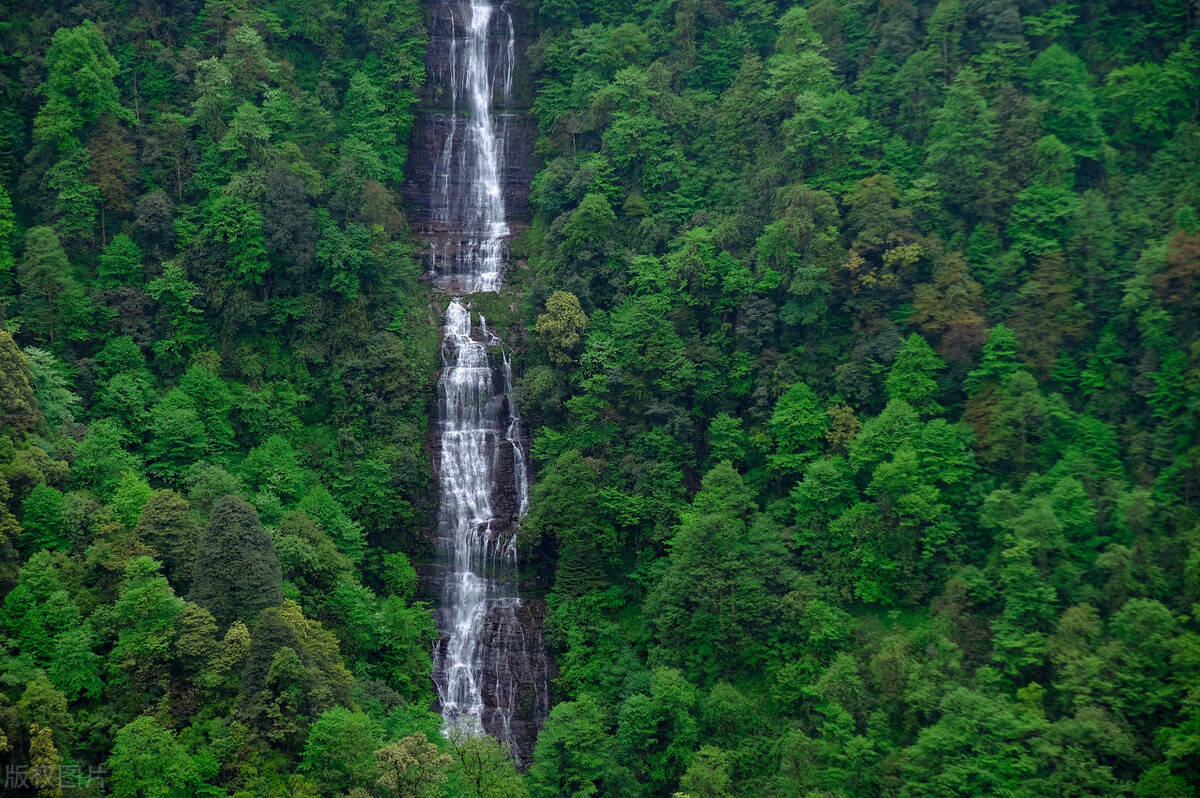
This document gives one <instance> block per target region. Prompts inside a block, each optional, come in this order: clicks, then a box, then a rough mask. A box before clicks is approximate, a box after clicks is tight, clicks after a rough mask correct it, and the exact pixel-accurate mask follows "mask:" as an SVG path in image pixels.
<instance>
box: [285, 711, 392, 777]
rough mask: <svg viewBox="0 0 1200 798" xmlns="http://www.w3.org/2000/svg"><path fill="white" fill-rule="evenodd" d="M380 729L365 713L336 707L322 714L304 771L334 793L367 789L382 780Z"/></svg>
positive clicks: (306, 749)
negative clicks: (378, 754) (378, 751)
mask: <svg viewBox="0 0 1200 798" xmlns="http://www.w3.org/2000/svg"><path fill="white" fill-rule="evenodd" d="M377 748H379V729H378V728H377V726H376V725H375V724H374V723H373V722H372V721H371V719H370V718H368V717H367V716H366V715H364V714H363V713H361V712H351V711H350V710H348V709H345V708H343V707H334V708H333V709H330V710H327V711H326V712H324V713H322V714H321V717H320V718H318V719H317V721H316V723H314V724H313V725H312V730H311V731H310V732H309V733H308V741H307V742H306V743H305V746H304V759H303V761H302V763H301V767H302V768H303V769H304V770H305V771H307V772H309V773H312V774H313V775H314V776H315V777H316V778H317V779H318V780H319V781H320V782H321V783H322V784H324V785H325V786H326V788H327V789H328V790H330V791H347V790H350V789H352V788H354V787H361V788H366V787H368V786H370V785H372V784H373V783H374V782H375V781H376V779H378V778H379V776H380V772H379V769H378V768H377V767H376V764H375V755H374V751H375V750H376V749H377Z"/></svg>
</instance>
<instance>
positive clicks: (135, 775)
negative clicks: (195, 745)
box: [108, 715, 200, 798]
mask: <svg viewBox="0 0 1200 798" xmlns="http://www.w3.org/2000/svg"><path fill="white" fill-rule="evenodd" d="M108 768H109V770H110V772H111V774H112V776H111V778H112V794H113V795H116V796H121V798H176V797H177V796H185V795H195V794H196V792H195V791H196V790H197V789H198V788H199V787H200V779H199V773H198V770H199V769H198V768H197V766H196V763H195V762H194V761H193V760H192V757H191V756H189V754H188V752H187V750H186V749H185V748H184V747H183V746H181V745H180V744H179V742H178V740H176V739H175V735H173V734H172V733H171V732H170V730H168V729H164V728H163V727H162V726H161V725H160V724H159V722H158V721H157V720H155V719H154V718H151V717H147V716H145V715H143V716H141V717H139V718H136V719H135V720H133V721H131V722H130V723H128V724H126V725H125V726H124V727H122V728H121V729H120V730H119V731H118V732H117V735H116V740H115V741H114V743H113V750H112V755H111V756H110V757H109V758H108Z"/></svg>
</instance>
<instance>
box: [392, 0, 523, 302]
mask: <svg viewBox="0 0 1200 798" xmlns="http://www.w3.org/2000/svg"><path fill="white" fill-rule="evenodd" d="M432 11H433V13H432V18H431V20H430V44H429V50H428V53H427V57H426V65H427V70H428V74H429V79H428V82H427V88H426V90H425V92H424V96H423V100H424V107H423V109H422V110H421V111H420V112H419V113H418V117H417V121H416V124H415V125H414V129H413V146H412V149H411V151H410V163H411V164H412V167H411V169H410V174H409V181H408V184H407V187H406V193H407V195H408V200H409V204H410V205H411V208H412V218H413V222H414V225H415V228H416V231H417V234H418V235H419V236H420V237H421V238H422V239H423V240H424V241H425V242H426V243H427V244H428V245H429V248H430V254H429V267H428V272H429V275H430V277H431V279H432V280H433V282H434V284H435V285H437V286H438V287H439V288H441V289H442V290H444V291H447V292H450V293H455V294H470V293H474V292H477V291H498V290H500V286H501V285H502V283H503V280H504V270H505V267H506V265H507V261H508V240H509V237H510V236H511V234H512V231H513V224H512V222H514V221H519V220H521V219H524V218H525V216H526V214H527V210H526V205H527V193H528V185H529V180H530V177H531V173H530V168H529V157H528V151H529V144H530V141H531V137H532V134H533V131H532V130H531V129H530V127H529V124H528V122H527V121H526V118H525V117H524V116H522V115H519V114H515V113H513V112H512V108H513V104H514V88H515V85H516V52H517V46H518V36H517V30H516V23H515V21H514V18H513V14H512V12H511V11H510V9H509V7H508V5H507V4H503V3H501V4H493V3H488V2H481V1H480V0H474V2H469V3H464V2H448V3H438V4H437V5H435V6H434V7H433V9H432Z"/></svg>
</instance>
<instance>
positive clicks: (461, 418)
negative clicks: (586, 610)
mask: <svg viewBox="0 0 1200 798" xmlns="http://www.w3.org/2000/svg"><path fill="white" fill-rule="evenodd" d="M430 15H431V17H430V32H431V42H430V47H429V51H428V56H427V65H426V66H427V70H428V75H429V79H428V84H427V86H426V89H425V91H424V93H423V97H422V99H423V102H424V104H425V107H424V108H423V109H422V111H421V112H420V114H419V116H418V120H417V124H416V125H415V127H414V130H413V144H412V147H411V149H410V151H409V153H410V154H409V159H410V161H409V183H408V185H407V186H406V195H407V197H408V200H409V203H410V217H411V218H412V220H413V222H414V227H415V229H416V230H417V231H418V233H419V235H420V237H421V238H422V239H423V240H424V241H425V242H426V243H428V244H429V246H430V254H429V261H428V262H429V267H428V274H429V278H430V280H431V281H432V282H433V283H434V285H436V286H437V287H439V288H441V289H442V290H443V291H444V292H445V293H448V294H450V295H451V297H452V298H451V299H450V301H449V305H448V307H447V309H446V324H445V332H444V337H443V343H442V373H441V377H440V379H439V380H438V412H437V419H436V429H435V430H434V434H433V436H432V437H433V450H434V468H435V471H436V474H437V482H438V521H437V531H436V533H435V536H434V539H435V542H436V545H437V551H438V557H437V561H436V562H435V563H433V564H432V565H430V566H429V567H428V568H426V569H425V571H424V573H425V582H426V589H427V590H428V592H429V593H430V594H432V596H433V597H434V599H435V601H436V602H437V605H436V606H437V609H436V610H435V613H434V619H435V622H436V624H437V628H438V630H439V631H440V633H441V634H440V639H439V640H438V642H437V644H436V646H435V648H434V652H433V654H434V657H433V658H434V670H433V681H434V685H435V687H436V689H437V696H438V707H437V708H438V710H439V711H440V712H441V713H442V716H443V717H444V718H445V720H446V726H447V730H448V731H453V730H455V729H462V730H466V731H477V730H480V729H482V730H483V731H486V732H487V733H489V734H492V735H494V736H495V737H497V738H499V739H500V740H502V741H504V742H506V743H508V744H509V745H510V746H511V748H512V751H513V753H514V756H516V758H517V759H518V762H520V763H521V764H527V763H528V761H529V759H530V756H531V754H532V752H533V746H534V743H535V741H536V739H537V733H538V730H539V729H540V728H541V724H542V722H543V721H544V720H545V718H546V715H547V714H548V713H549V709H550V706H549V682H550V668H551V666H550V661H549V658H548V657H547V656H546V651H545V644H544V642H543V636H542V625H543V619H544V616H545V608H544V605H543V603H542V602H540V601H530V600H525V599H523V598H522V596H521V593H520V589H519V587H520V586H519V581H518V575H517V549H516V533H517V525H518V524H519V522H520V519H521V517H522V516H523V515H524V513H525V511H526V509H527V507H528V502H529V468H528V464H527V458H526V456H525V452H526V449H527V441H526V439H525V433H524V430H523V427H522V424H521V419H520V417H519V416H518V414H517V412H516V408H515V405H514V404H513V402H512V399H511V396H510V393H509V391H510V389H511V386H512V371H511V368H510V365H509V359H508V356H507V353H505V352H504V349H503V347H502V346H501V343H500V340H499V339H498V338H497V337H496V336H495V335H494V334H493V333H492V332H491V331H490V330H488V328H487V322H486V320H485V319H484V318H483V317H482V316H479V315H477V314H473V313H472V311H471V310H470V301H469V298H468V297H467V296H466V295H469V294H471V293H475V292H479V291H498V290H500V288H501V286H502V284H503V279H504V271H505V268H506V266H507V263H508V239H509V237H510V236H511V235H512V232H513V229H514V227H517V226H519V225H520V224H521V221H522V220H523V219H524V216H525V214H526V213H527V209H526V204H527V192H528V185H529V179H530V177H531V175H530V159H529V155H528V153H529V144H530V142H531V140H532V138H531V134H532V131H531V130H530V128H529V123H528V122H527V121H526V119H527V118H526V117H525V116H523V115H521V114H520V113H518V108H519V104H518V103H517V101H516V100H515V99H514V98H515V97H517V96H518V93H517V90H516V87H517V86H518V84H519V83H520V77H519V72H518V69H517V59H516V54H517V52H518V51H523V50H524V45H523V44H521V43H520V41H519V39H520V37H519V36H518V33H517V31H518V27H519V26H518V23H517V21H516V20H515V19H514V16H513V14H512V13H511V12H510V10H509V8H508V6H507V4H503V3H489V2H487V0H473V1H472V2H453V1H449V0H437V2H435V4H434V5H433V6H432V7H431V9H430Z"/></svg>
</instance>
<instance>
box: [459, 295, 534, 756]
mask: <svg viewBox="0 0 1200 798" xmlns="http://www.w3.org/2000/svg"><path fill="white" fill-rule="evenodd" d="M479 321H480V326H479V331H480V335H479V337H480V340H475V338H474V337H473V330H472V324H471V312H470V311H469V310H468V309H467V308H466V306H465V305H463V303H462V302H461V301H459V300H458V299H455V300H453V301H451V303H450V306H449V307H448V308H447V309H446V328H445V331H446V335H445V338H444V340H443V344H442V364H443V368H442V376H441V379H440V380H439V382H438V394H439V396H438V398H439V407H438V436H439V439H440V443H441V462H440V466H439V469H438V481H439V497H440V500H441V501H440V508H441V509H440V519H439V526H440V536H439V537H440V542H441V543H442V545H443V546H444V547H445V548H446V549H447V555H448V556H449V558H450V561H451V567H450V570H449V573H447V575H446V579H445V582H444V585H443V594H444V595H443V603H442V615H443V618H444V621H445V628H444V629H443V634H444V635H445V639H444V641H443V644H442V645H441V646H439V652H438V653H439V657H440V658H441V660H442V661H441V662H440V663H439V666H440V667H439V668H438V672H439V674H440V676H441V678H440V679H438V680H437V682H436V683H437V687H438V699H439V702H440V704H441V707H442V714H443V716H444V717H445V718H446V721H447V724H448V725H456V724H457V725H460V726H463V727H470V726H472V725H474V724H476V723H478V724H479V725H480V726H481V727H482V728H487V729H500V730H504V729H507V728H510V727H511V723H512V710H513V704H514V703H515V701H514V697H515V692H516V689H515V685H514V684H512V683H508V684H501V683H495V684H490V685H485V684H484V683H483V679H484V678H485V676H484V671H485V668H486V665H487V663H486V662H485V657H486V656H487V643H488V636H489V634H495V633H496V632H497V631H498V630H497V629H489V628H488V627H489V626H492V625H494V624H500V625H501V626H503V625H506V624H507V623H508V622H509V619H511V620H512V621H513V622H515V620H516V611H517V609H518V608H519V606H520V602H521V599H520V597H519V596H518V594H517V585H516V581H515V578H514V570H515V568H516V562H517V550H516V536H515V535H514V534H513V530H512V529H511V528H509V529H506V528H504V525H503V522H504V519H503V518H502V514H501V513H500V512H498V511H497V510H496V509H494V508H493V495H494V494H495V492H496V488H497V485H498V482H499V480H500V477H501V474H504V473H505V472H510V473H511V476H512V483H513V484H512V489H513V491H515V498H516V504H517V508H516V509H517V511H518V514H519V513H520V512H523V510H524V508H525V507H526V505H527V503H528V491H527V477H526V474H525V467H524V461H523V457H522V455H521V441H520V439H519V430H520V418H519V417H518V416H517V414H516V412H515V410H513V409H512V403H511V402H510V401H508V396H507V388H508V384H509V381H510V380H511V373H510V372H509V369H508V358H507V356H505V357H504V358H503V364H504V365H503V367H502V368H501V369H500V370H499V374H498V375H497V374H496V373H495V371H496V369H495V368H494V366H493V364H492V359H491V357H490V351H489V350H491V349H493V348H499V345H500V341H499V339H497V338H496V337H495V336H494V335H493V334H492V333H491V332H490V331H489V330H488V329H487V322H486V320H485V319H484V318H483V317H482V316H480V319H479ZM497 376H499V377H500V382H501V383H502V384H499V385H498V384H496V382H497V380H496V379H495V378H496V377H497ZM504 458H507V459H508V462H507V463H504V462H503V459H504ZM509 466H510V467H511V468H509ZM493 670H494V669H493ZM501 670H503V669H501ZM485 692H487V693H490V695H489V697H490V698H491V699H492V700H491V701H490V703H491V704H493V706H490V707H489V706H485V702H484V695H485ZM498 736H503V735H502V734H501V735H498Z"/></svg>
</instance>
